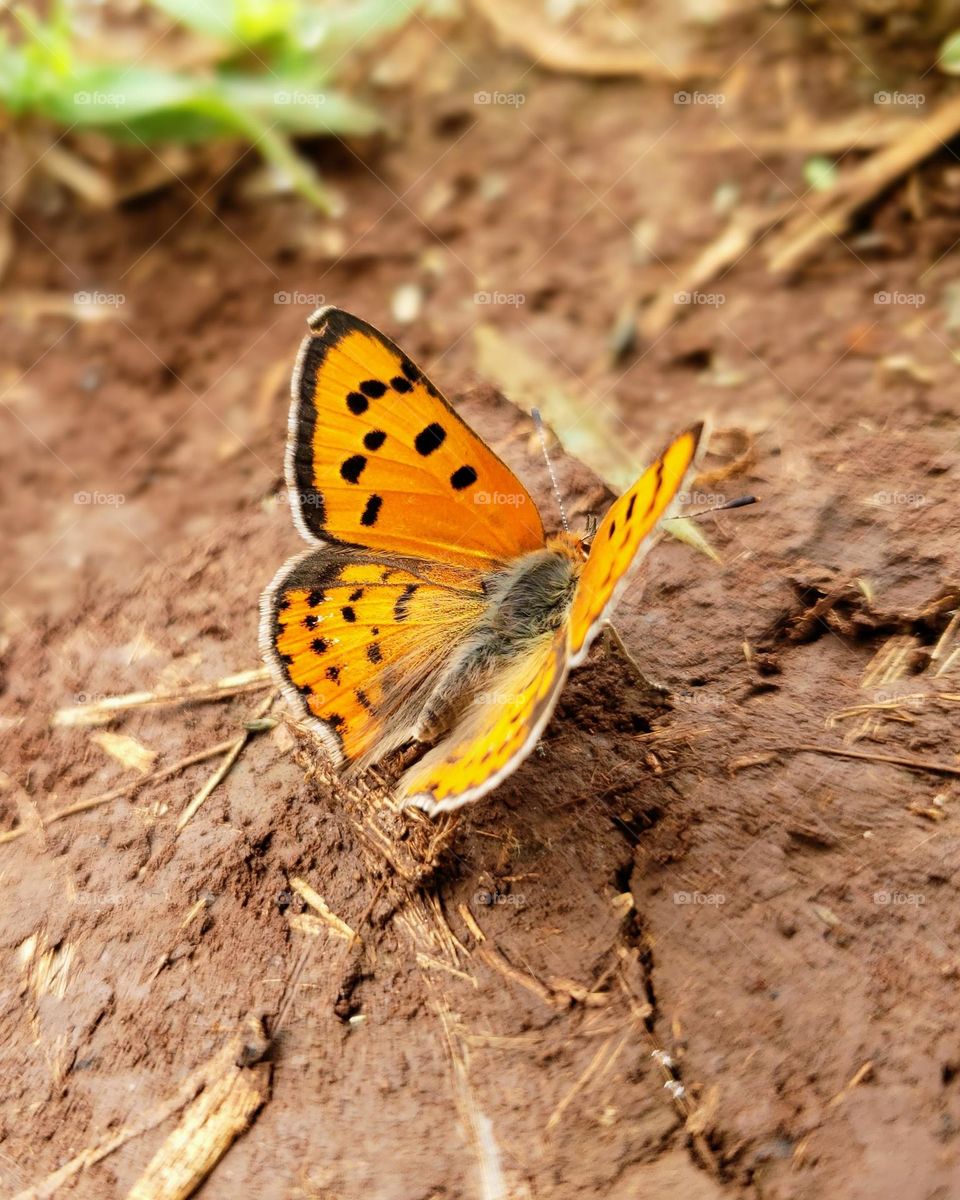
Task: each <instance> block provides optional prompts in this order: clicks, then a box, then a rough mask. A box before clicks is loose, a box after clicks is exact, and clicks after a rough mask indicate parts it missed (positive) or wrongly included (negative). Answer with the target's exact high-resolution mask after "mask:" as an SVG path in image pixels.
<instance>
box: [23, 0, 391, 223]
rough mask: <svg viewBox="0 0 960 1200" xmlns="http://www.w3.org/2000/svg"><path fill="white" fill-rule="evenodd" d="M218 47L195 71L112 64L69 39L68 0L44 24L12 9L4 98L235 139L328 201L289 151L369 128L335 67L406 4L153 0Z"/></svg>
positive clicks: (370, 112) (77, 115) (122, 130)
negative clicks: (14, 31) (304, 141)
mask: <svg viewBox="0 0 960 1200" xmlns="http://www.w3.org/2000/svg"><path fill="white" fill-rule="evenodd" d="M152 2H153V4H154V6H155V7H156V8H158V9H161V10H162V11H163V12H164V14H166V16H167V17H169V18H170V19H171V20H172V21H173V22H174V23H175V24H177V25H178V26H180V27H181V28H182V29H185V30H189V31H191V32H193V33H194V34H198V35H201V36H202V37H203V38H204V39H207V40H209V41H210V42H211V45H212V46H213V47H214V51H213V56H212V58H211V61H209V62H208V63H206V64H204V65H203V66H202V67H197V68H193V69H191V70H186V69H180V70H175V69H167V68H161V67H155V66H150V65H148V64H147V63H146V62H141V61H137V62H134V63H132V64H130V65H124V64H118V63H113V62H110V61H107V60H105V58H104V56H103V55H102V53H101V55H100V56H99V57H98V56H97V55H96V54H94V53H91V50H90V48H89V47H88V46H87V45H86V44H85V43H84V42H83V41H82V40H81V39H80V38H79V37H77V36H76V34H75V32H74V30H73V28H72V22H71V7H70V4H69V0H57V2H56V3H55V5H54V8H53V11H52V13H51V16H50V17H49V19H47V20H46V21H43V20H41V19H39V18H38V17H36V16H35V15H34V14H32V13H30V12H29V11H27V10H25V9H18V10H16V11H15V14H14V15H15V16H16V18H17V21H18V22H19V27H20V36H19V37H18V38H17V39H16V41H13V40H11V39H10V38H9V37H5V36H4V34H3V33H2V31H0V106H2V107H3V108H5V109H6V110H7V111H8V112H9V113H10V114H11V115H12V116H13V117H15V118H18V117H19V118H22V117H28V116H35V117H41V118H45V119H47V120H49V121H52V122H54V123H56V124H58V125H60V126H63V127H66V128H79V129H96V130H99V131H102V132H104V133H107V134H110V135H112V136H114V137H116V138H119V139H123V140H128V141H131V142H134V143H135V142H137V141H139V142H142V143H145V144H146V145H148V146H149V145H151V144H155V143H157V142H161V141H174V142H190V143H195V142H202V141H206V140H208V139H211V138H217V137H224V136H226V137H239V138H242V139H244V140H247V141H249V142H250V143H251V144H252V145H254V146H255V147H256V148H257V150H258V151H259V153H260V154H262V156H263V157H264V158H265V159H266V160H267V161H268V162H269V163H271V164H272V165H273V166H275V167H276V168H277V169H278V170H279V171H281V172H282V173H283V175H284V176H285V177H287V178H289V179H290V181H291V182H292V183H293V185H294V186H295V187H296V188H297V189H298V190H299V191H300V192H301V193H302V194H304V195H305V196H307V197H309V198H310V199H311V200H312V201H314V203H316V204H318V205H320V206H322V207H324V208H329V205H330V197H329V195H328V194H327V192H326V191H325V189H324V188H323V186H322V185H321V183H320V180H319V178H318V176H317V175H316V172H315V171H314V170H313V169H312V168H311V166H310V165H309V164H308V163H307V162H306V161H305V160H304V159H302V158H301V157H300V156H299V155H298V154H297V152H296V150H295V149H294V147H293V145H292V142H291V138H293V137H295V136H297V135H311V134H324V133H331V134H342V135H356V134H366V133H370V132H372V131H374V130H376V129H377V128H379V127H380V126H381V124H382V120H381V117H380V115H379V114H378V113H377V112H376V110H375V109H373V108H371V107H370V106H368V105H366V104H363V103H362V102H360V101H357V100H355V99H353V98H352V97H350V96H348V95H346V94H345V93H344V92H342V91H340V90H338V89H337V88H336V87H334V86H333V85H332V80H333V79H334V77H335V72H336V68H337V67H338V65H340V64H341V62H342V61H344V60H345V59H346V58H347V57H348V56H349V54H350V52H351V50H353V49H355V48H357V47H358V46H359V45H360V44H361V43H362V42H363V41H365V40H367V39H368V38H375V37H380V36H382V35H383V34H385V33H387V32H389V31H390V30H392V29H395V28H397V27H398V26H400V25H401V24H403V23H404V22H405V21H406V20H408V19H409V17H410V14H411V10H412V8H413V4H412V2H411V0H354V2H353V3H349V2H346V0H340V2H334V3H332V4H322V5H321V4H317V3H313V4H310V3H309V2H308V0H152Z"/></svg>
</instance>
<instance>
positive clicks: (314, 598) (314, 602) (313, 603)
mask: <svg viewBox="0 0 960 1200" xmlns="http://www.w3.org/2000/svg"><path fill="white" fill-rule="evenodd" d="M326 598H327V597H326V593H325V592H322V591H321V590H320V589H319V588H314V589H313V590H312V591H311V593H310V595H309V596H308V597H307V603H308V604H309V605H310V607H311V608H319V606H320V605H321V604H322V603H323V602H324V600H326Z"/></svg>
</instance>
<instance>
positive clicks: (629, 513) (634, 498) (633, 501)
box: [627, 492, 637, 522]
mask: <svg viewBox="0 0 960 1200" xmlns="http://www.w3.org/2000/svg"><path fill="white" fill-rule="evenodd" d="M636 502H637V493H636V492H634V493H633V495H632V496H631V497H630V503H629V504H628V505H627V521H628V522H629V521H630V518H631V517H632V516H633V506H634V505H635V504H636Z"/></svg>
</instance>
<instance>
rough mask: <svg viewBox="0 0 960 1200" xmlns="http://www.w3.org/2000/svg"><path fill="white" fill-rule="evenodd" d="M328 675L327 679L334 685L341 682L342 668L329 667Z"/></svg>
mask: <svg viewBox="0 0 960 1200" xmlns="http://www.w3.org/2000/svg"><path fill="white" fill-rule="evenodd" d="M326 675H327V678H328V679H330V680H332V681H333V682H334V683H339V682H340V668H339V667H327V670H326Z"/></svg>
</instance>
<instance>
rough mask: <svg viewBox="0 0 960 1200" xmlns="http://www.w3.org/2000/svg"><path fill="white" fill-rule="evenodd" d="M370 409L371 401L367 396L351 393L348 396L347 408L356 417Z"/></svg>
mask: <svg viewBox="0 0 960 1200" xmlns="http://www.w3.org/2000/svg"><path fill="white" fill-rule="evenodd" d="M369 407H370V401H369V400H368V399H367V398H366V396H362V395H361V394H360V393H359V392H349V393H348V395H347V408H349V409H350V411H351V412H352V413H353V415H354V416H355V417H359V416H361V415H362V414H363V413H365V412H366V411H367V409H368V408H369Z"/></svg>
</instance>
